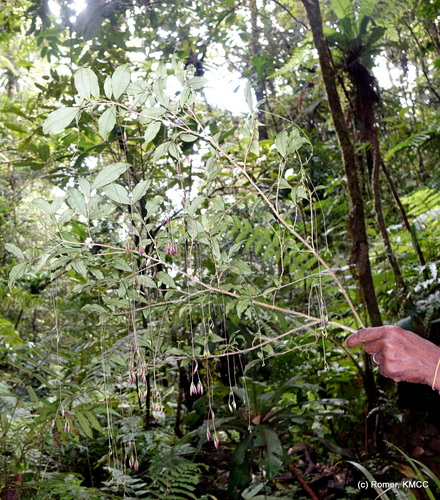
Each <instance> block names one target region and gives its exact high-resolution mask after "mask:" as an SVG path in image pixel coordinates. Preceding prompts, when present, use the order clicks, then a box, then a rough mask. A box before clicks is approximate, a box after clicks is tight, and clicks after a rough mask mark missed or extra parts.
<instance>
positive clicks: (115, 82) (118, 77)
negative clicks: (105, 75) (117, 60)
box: [112, 63, 131, 99]
mask: <svg viewBox="0 0 440 500" xmlns="http://www.w3.org/2000/svg"><path fill="white" fill-rule="evenodd" d="M130 81H131V73H130V64H129V63H127V64H123V65H122V66H119V67H117V68H116V69H115V71H114V73H113V75H112V90H113V96H114V98H115V99H119V97H120V96H121V95H122V94H123V93H124V92H125V90H126V89H127V87H128V86H129V84H130Z"/></svg>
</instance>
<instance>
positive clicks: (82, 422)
mask: <svg viewBox="0 0 440 500" xmlns="http://www.w3.org/2000/svg"><path fill="white" fill-rule="evenodd" d="M75 418H76V419H77V420H78V423H79V426H80V427H81V429H82V431H83V432H84V434H85V435H86V436H87V437H89V438H90V439H93V431H92V428H91V427H90V424H89V421H88V420H87V418H86V417H85V416H84V414H83V413H81V412H79V411H77V412H75Z"/></svg>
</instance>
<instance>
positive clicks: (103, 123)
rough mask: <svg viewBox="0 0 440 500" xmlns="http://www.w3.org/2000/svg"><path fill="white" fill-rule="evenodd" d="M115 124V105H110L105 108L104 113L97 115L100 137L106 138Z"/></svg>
mask: <svg viewBox="0 0 440 500" xmlns="http://www.w3.org/2000/svg"><path fill="white" fill-rule="evenodd" d="M115 125H116V106H111V107H110V108H108V109H106V110H105V111H104V113H102V115H101V116H100V117H99V120H98V129H99V133H100V134H101V135H102V137H103V138H104V139H105V140H107V137H108V135H109V133H110V132H111V131H112V130H113V128H114V126H115Z"/></svg>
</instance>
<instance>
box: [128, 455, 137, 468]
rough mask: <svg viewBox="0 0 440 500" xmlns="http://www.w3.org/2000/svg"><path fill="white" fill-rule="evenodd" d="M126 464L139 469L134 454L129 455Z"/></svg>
mask: <svg viewBox="0 0 440 500" xmlns="http://www.w3.org/2000/svg"><path fill="white" fill-rule="evenodd" d="M128 466H129V467H130V468H131V469H133V470H134V471H135V472H137V471H138V470H139V460H138V459H137V458H135V457H134V455H130V458H129V459H128Z"/></svg>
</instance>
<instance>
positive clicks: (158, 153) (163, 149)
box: [153, 142, 171, 163]
mask: <svg viewBox="0 0 440 500" xmlns="http://www.w3.org/2000/svg"><path fill="white" fill-rule="evenodd" d="M170 145H171V142H164V143H163V144H159V146H157V148H156V150H155V151H154V155H153V163H156V162H157V161H158V160H159V159H160V158H162V156H164V155H166V154H167V153H168V150H169V148H170Z"/></svg>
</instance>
